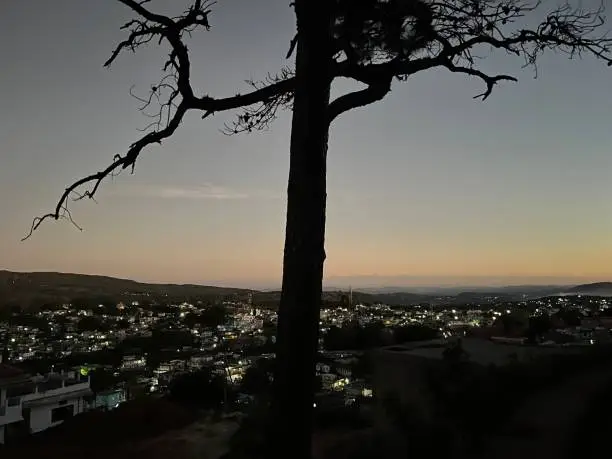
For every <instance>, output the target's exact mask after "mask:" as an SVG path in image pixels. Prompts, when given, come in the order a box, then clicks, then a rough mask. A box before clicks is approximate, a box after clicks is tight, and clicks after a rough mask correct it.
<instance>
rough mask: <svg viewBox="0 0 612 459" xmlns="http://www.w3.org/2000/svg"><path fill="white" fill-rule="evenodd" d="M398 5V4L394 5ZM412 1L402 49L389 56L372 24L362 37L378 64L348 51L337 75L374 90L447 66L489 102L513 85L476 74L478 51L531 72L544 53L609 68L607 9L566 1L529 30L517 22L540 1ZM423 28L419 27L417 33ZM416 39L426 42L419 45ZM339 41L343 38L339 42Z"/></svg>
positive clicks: (502, 77) (611, 59)
mask: <svg viewBox="0 0 612 459" xmlns="http://www.w3.org/2000/svg"><path fill="white" fill-rule="evenodd" d="M373 3H376V4H379V5H380V4H384V5H387V6H382V7H384V8H387V7H389V8H391V7H397V5H399V4H400V3H401V2H399V0H398V1H396V2H394V1H392V0H389V1H387V2H377V1H376V0H373ZM393 3H396V6H392V5H393ZM403 3H404V4H409V3H410V2H403ZM413 3H414V4H419V3H420V5H421V6H420V7H419V8H418V11H417V10H414V8H415V7H414V5H413V6H412V7H411V8H413V10H405V11H404V13H403V14H404V15H405V16H406V17H412V18H413V19H414V20H413V22H412V23H413V24H416V25H413V26H412V30H413V32H412V34H413V38H412V39H408V40H405V41H402V40H400V45H395V48H394V50H393V51H394V52H393V53H390V52H389V46H388V45H387V44H385V40H390V39H391V38H392V37H390V36H389V34H388V33H387V32H386V34H379V35H376V34H375V33H374V32H372V27H374V26H368V27H369V28H364V30H363V32H362V33H364V34H366V35H367V34H369V35H368V36H367V38H368V40H367V43H368V45H367V46H368V49H367V52H366V55H368V56H372V55H375V56H376V59H374V58H370V59H369V60H367V61H366V60H364V59H363V55H364V52H363V51H359V50H355V49H353V50H352V52H353V53H356V55H357V56H361V57H358V58H351V56H350V53H351V51H350V50H349V52H348V53H347V52H344V53H343V56H344V60H341V61H338V62H337V66H336V76H343V77H347V78H353V79H356V80H358V81H361V82H362V83H365V84H367V85H372V84H374V83H377V82H383V81H386V79H387V78H389V76H393V77H397V78H400V79H405V78H407V77H408V76H410V75H413V74H414V73H417V72H420V71H423V70H427V69H431V68H434V67H444V68H446V69H448V70H450V71H452V72H456V73H464V74H466V75H470V76H474V77H477V78H480V79H481V80H483V81H484V82H485V84H486V85H487V89H486V91H485V92H484V93H483V94H480V95H478V96H476V97H479V98H482V99H483V100H484V99H486V98H487V97H488V96H489V95H490V94H491V91H492V89H493V87H494V86H495V84H496V83H498V82H500V81H503V80H509V81H516V79H515V78H514V77H512V76H509V75H497V76H490V75H487V74H485V73H484V72H482V71H480V70H478V69H477V68H475V66H476V63H477V61H476V56H475V53H476V52H477V50H479V49H483V48H485V49H487V48H488V49H490V50H491V49H493V50H501V51H505V52H507V53H509V54H512V55H515V56H520V57H523V58H524V60H525V65H528V66H532V67H534V69H535V70H536V72H537V67H536V64H537V60H538V57H539V56H540V55H541V54H542V53H543V52H545V51H547V50H548V51H553V52H560V53H563V54H566V55H567V56H568V57H569V58H574V57H581V56H582V55H591V56H593V57H595V58H597V59H601V60H603V61H604V62H605V63H606V64H608V66H611V65H612V54H611V47H612V39H611V38H609V36H608V35H607V33H606V32H605V31H603V30H602V29H603V25H604V22H605V19H604V17H603V12H604V11H603V10H604V8H603V4H602V5H601V6H600V7H599V8H598V9H596V10H594V11H589V10H585V9H582V8H580V7H572V6H571V5H570V4H569V3H566V4H564V5H562V6H560V7H558V8H557V9H555V10H553V11H551V12H550V13H549V14H548V15H547V16H546V19H545V20H544V21H542V22H541V23H540V24H539V25H538V26H537V27H535V28H533V29H524V28H519V27H516V24H517V23H518V21H522V20H523V18H524V17H525V16H527V15H528V14H530V13H533V12H536V11H537V10H539V8H540V7H541V5H542V3H541V1H540V0H477V1H474V0H437V1H435V0H434V1H432V2H426V1H424V0H423V1H420V0H415V1H414V2H413ZM349 4H350V3H349ZM388 5H391V6H388ZM382 7H381V6H379V8H382ZM381 21H382V20H381ZM370 22H371V21H370ZM419 24H420V27H421V29H419V30H416V27H417V25H419ZM513 26H515V27H514V29H513ZM379 27H380V26H379ZM404 32H405V30H404V31H402V33H404ZM417 32H418V33H417ZM415 34H417V35H419V36H420V38H421V39H420V41H418V43H417V41H415V38H414V37H416V35H415ZM341 38H342V36H339V38H338V40H340V39H341ZM361 40H362V41H363V40H364V39H361ZM338 46H339V47H340V45H338ZM536 75H537V74H536Z"/></svg>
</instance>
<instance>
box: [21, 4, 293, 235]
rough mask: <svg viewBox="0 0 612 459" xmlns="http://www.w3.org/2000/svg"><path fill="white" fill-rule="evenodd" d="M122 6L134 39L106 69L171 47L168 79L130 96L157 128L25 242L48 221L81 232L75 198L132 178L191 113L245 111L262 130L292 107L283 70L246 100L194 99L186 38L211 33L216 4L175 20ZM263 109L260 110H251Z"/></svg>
mask: <svg viewBox="0 0 612 459" xmlns="http://www.w3.org/2000/svg"><path fill="white" fill-rule="evenodd" d="M119 1H120V2H121V3H123V4H124V5H126V6H128V7H129V8H131V9H132V10H133V11H134V12H136V13H137V14H138V16H139V17H138V18H137V19H134V20H132V21H129V22H128V23H126V24H125V25H124V26H123V27H122V29H124V30H128V31H129V35H128V37H127V39H125V40H124V41H122V42H121V43H119V45H118V46H117V47H116V48H115V49H114V50H113V52H112V54H111V56H110V58H109V59H108V60H107V61H106V62H105V66H107V67H108V66H110V65H111V64H112V63H113V62H114V61H115V59H116V58H117V57H118V56H119V55H120V54H121V52H122V51H127V50H129V51H132V52H134V51H136V50H137V49H138V48H139V47H141V46H143V45H145V44H148V43H150V42H153V41H156V42H158V43H161V42H162V41H164V40H165V41H166V42H167V43H168V44H169V46H170V52H169V54H168V60H167V61H166V62H165V64H164V66H163V71H164V75H163V76H162V78H161V79H160V80H159V82H158V83H157V84H156V85H153V86H152V87H151V89H150V91H149V93H148V94H147V96H145V97H141V96H138V95H136V94H135V93H134V92H133V88H131V89H130V94H131V95H132V96H133V97H134V98H135V99H136V100H138V101H139V102H140V103H141V106H140V107H139V110H140V111H141V112H142V113H143V114H144V115H145V116H147V117H149V118H152V122H151V123H149V124H148V125H147V126H146V127H145V128H144V130H145V131H149V130H151V131H150V132H148V133H147V134H145V135H144V136H143V137H141V138H140V139H139V140H137V141H136V142H135V143H134V144H132V145H131V146H130V148H129V149H128V151H127V153H126V154H125V155H123V156H122V155H115V157H114V160H113V162H112V163H111V164H110V165H109V166H108V167H107V168H106V169H104V170H102V171H100V172H97V173H95V174H91V175H89V176H87V177H83V178H81V179H80V180H77V181H76V182H74V183H73V184H72V185H70V186H69V187H68V188H66V190H65V191H64V193H63V194H62V195H61V196H60V199H59V201H58V202H57V205H56V207H55V209H54V210H53V211H52V212H49V213H47V214H45V215H42V216H40V217H36V218H35V219H34V220H33V222H32V225H31V228H30V231H29V233H28V234H27V235H26V237H24V238H23V240H26V239H28V238H29V237H31V236H32V234H33V232H34V231H36V230H37V229H38V228H39V227H40V225H41V224H42V223H43V222H45V221H46V220H59V219H60V218H66V219H68V220H69V221H71V222H72V223H73V224H74V225H75V226H77V227H78V228H79V229H80V227H79V226H78V225H76V223H75V222H74V220H73V219H72V215H71V214H70V212H69V210H68V208H67V203H68V201H69V200H70V198H71V196H73V195H76V198H73V199H72V200H81V199H84V198H88V199H92V200H94V196H95V195H96V193H97V191H98V189H99V187H100V185H101V184H102V182H103V181H104V179H106V178H108V177H115V176H116V175H117V174H118V173H120V172H121V171H123V170H124V169H127V168H131V170H132V172H133V171H134V166H135V164H136V160H137V159H138V157H139V156H140V154H141V153H142V151H143V150H144V149H145V148H146V147H148V146H149V145H152V144H155V143H161V142H162V141H163V140H164V139H166V138H168V137H170V136H171V135H172V134H174V132H175V131H176V129H177V128H178V126H179V125H180V123H181V121H182V120H183V118H184V116H185V114H186V113H187V112H188V111H189V110H198V111H202V112H204V115H203V117H202V118H206V117H208V116H211V115H213V114H214V113H217V112H222V111H227V110H233V109H237V108H245V113H252V116H253V117H254V118H255V119H258V122H257V123H256V126H255V125H254V127H255V128H261V127H262V126H264V125H266V124H267V123H269V122H271V120H272V119H273V118H274V117H275V114H276V111H277V110H278V109H279V108H284V107H287V106H289V105H290V103H291V100H292V97H293V96H292V93H293V89H294V84H295V81H294V77H293V73H292V72H291V71H290V70H288V69H283V70H282V71H281V73H279V75H277V76H275V77H270V78H269V79H268V80H267V85H265V86H264V85H263V84H261V85H260V84H258V83H251V87H253V88H254V90H253V91H251V92H249V93H246V94H243V95H236V96H234V97H227V98H221V99H217V98H213V97H209V96H203V97H197V96H195V95H194V92H193V89H192V86H191V81H190V60H189V53H188V50H187V46H186V45H185V44H184V43H183V41H182V38H183V36H184V35H185V34H190V33H191V32H192V31H193V30H194V29H195V28H197V27H203V28H205V29H209V28H210V24H209V21H208V16H209V13H210V7H211V6H212V5H213V4H214V2H211V1H202V0H195V1H194V3H193V5H192V6H191V7H190V8H189V9H188V10H187V11H185V12H184V13H183V14H182V15H180V16H177V17H173V18H170V17H167V16H163V15H159V14H156V13H153V12H151V11H149V10H148V9H147V8H145V7H144V4H145V3H147V0H141V1H135V0H119ZM258 104H259V108H257V107H255V108H249V106H257V105H258ZM153 107H156V108H153ZM243 117H244V115H243ZM86 185H89V186H90V188H89V189H87V190H85V191H84V192H81V193H79V192H78V190H79V189H80V188H81V187H83V186H86Z"/></svg>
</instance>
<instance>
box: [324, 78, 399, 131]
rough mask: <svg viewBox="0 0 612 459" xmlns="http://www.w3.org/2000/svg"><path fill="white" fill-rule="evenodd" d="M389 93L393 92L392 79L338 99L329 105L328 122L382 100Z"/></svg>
mask: <svg viewBox="0 0 612 459" xmlns="http://www.w3.org/2000/svg"><path fill="white" fill-rule="evenodd" d="M389 91H391V78H388V79H387V80H386V81H384V82H381V83H372V84H370V85H369V86H368V87H367V88H365V89H361V90H359V91H354V92H351V93H348V94H344V95H342V96H340V97H338V98H337V99H335V100H334V101H332V102H331V103H330V104H329V108H328V122H329V123H331V122H332V121H333V120H334V119H336V118H337V117H338V116H340V115H341V114H342V113H344V112H347V111H349V110H352V109H354V108H358V107H365V106H366V105H370V104H372V103H374V102H377V101H379V100H382V99H383V98H384V97H385V96H386V95H387V94H388V93H389Z"/></svg>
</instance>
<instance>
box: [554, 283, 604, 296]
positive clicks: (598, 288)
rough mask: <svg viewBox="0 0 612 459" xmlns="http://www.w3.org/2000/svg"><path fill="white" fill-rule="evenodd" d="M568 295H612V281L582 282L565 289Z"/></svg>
mask: <svg viewBox="0 0 612 459" xmlns="http://www.w3.org/2000/svg"><path fill="white" fill-rule="evenodd" d="M563 293H564V294H567V295H587V296H612V282H596V283H594V284H582V285H577V286H575V287H572V288H570V289H566V290H564V291H563Z"/></svg>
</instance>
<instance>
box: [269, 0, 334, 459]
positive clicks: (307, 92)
mask: <svg viewBox="0 0 612 459" xmlns="http://www.w3.org/2000/svg"><path fill="white" fill-rule="evenodd" d="M329 3H330V2H328V1H326V0H318V1H315V0H296V2H295V12H296V17H297V29H298V36H299V40H298V44H297V50H296V51H297V54H296V72H295V77H296V85H295V88H296V89H295V97H294V105H293V121H292V129H291V144H290V165H289V184H288V188H287V224H286V234H285V250H284V259H283V290H282V295H281V302H280V308H279V314H278V320H279V322H278V334H277V346H276V349H277V351H276V359H277V364H276V369H277V370H276V374H275V394H274V401H273V406H272V413H273V415H274V418H273V425H274V428H273V435H274V436H275V438H272V439H271V443H272V444H271V445H270V446H272V447H273V449H274V450H275V453H276V454H275V457H281V456H282V457H292V458H307V459H310V457H311V441H312V440H311V438H312V417H313V402H314V400H313V398H314V387H315V386H314V385H315V365H316V356H317V349H318V335H319V312H320V307H321V293H322V284H323V263H324V260H325V248H324V241H325V207H326V200H327V190H326V162H327V141H328V130H329V122H328V106H329V98H330V86H331V81H332V75H331V65H332V55H331V44H332V41H331V21H330V17H331V12H330V11H329ZM326 30H327V31H328V33H325V31H326ZM287 448H289V450H287Z"/></svg>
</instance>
